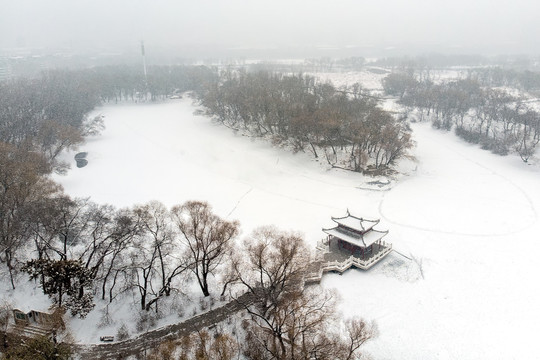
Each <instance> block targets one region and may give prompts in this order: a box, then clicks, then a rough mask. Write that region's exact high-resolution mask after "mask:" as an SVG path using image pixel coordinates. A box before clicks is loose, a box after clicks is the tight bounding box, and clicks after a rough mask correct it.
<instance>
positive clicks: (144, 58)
mask: <svg viewBox="0 0 540 360" xmlns="http://www.w3.org/2000/svg"><path fill="white" fill-rule="evenodd" d="M141 54H142V61H143V69H144V84H145V86H146V87H147V88H148V77H147V75H146V55H145V53H144V42H143V41H141Z"/></svg>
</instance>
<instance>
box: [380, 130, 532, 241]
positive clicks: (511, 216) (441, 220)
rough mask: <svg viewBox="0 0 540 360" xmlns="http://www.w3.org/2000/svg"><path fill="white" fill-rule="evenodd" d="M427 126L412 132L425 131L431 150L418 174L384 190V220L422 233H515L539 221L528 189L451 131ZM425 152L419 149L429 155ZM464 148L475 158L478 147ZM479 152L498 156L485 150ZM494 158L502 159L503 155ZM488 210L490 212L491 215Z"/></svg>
mask: <svg viewBox="0 0 540 360" xmlns="http://www.w3.org/2000/svg"><path fill="white" fill-rule="evenodd" d="M427 126H428V125H427V124H416V125H415V127H414V132H415V135H416V136H419V133H421V134H420V136H421V138H422V141H421V142H420V144H419V145H418V146H419V147H424V148H429V149H430V151H431V152H430V153H429V154H427V155H424V156H423V157H422V158H420V159H419V161H420V166H419V167H418V170H417V172H416V174H415V175H414V176H412V177H411V178H410V179H407V180H402V181H401V182H400V183H398V184H397V185H396V186H395V187H394V188H393V189H392V191H390V192H387V193H384V194H383V198H382V200H381V202H380V204H379V212H380V214H381V215H382V216H383V218H384V219H385V220H387V221H388V222H390V223H393V224H396V225H400V226H403V227H407V228H412V229H416V230H421V231H428V232H434V233H442V234H455V235H471V236H480V237H491V236H503V235H510V234H515V233H518V232H521V231H523V230H525V229H527V228H530V227H531V226H533V225H534V224H535V223H536V222H537V221H538V213H537V210H536V208H535V206H534V204H533V201H532V200H531V198H530V197H529V195H528V194H527V192H526V191H524V190H523V189H522V188H521V187H520V186H518V185H517V184H515V183H514V182H513V181H512V180H510V179H509V178H508V177H506V176H504V175H503V174H501V173H500V172H499V170H498V169H494V168H493V167H491V166H490V165H484V164H481V163H480V162H479V161H476V160H474V159H473V158H472V157H471V156H470V155H468V154H464V153H463V152H462V151H463V147H462V146H459V148H458V146H456V145H459V143H458V142H456V140H455V139H451V136H452V134H442V133H438V132H436V131H434V130H432V129H430V128H427ZM422 150H423V149H419V153H422V154H426V151H422ZM465 150H466V151H468V150H473V151H474V152H475V154H474V155H475V156H477V155H478V153H479V151H478V149H477V148H474V149H473V148H471V149H467V148H465ZM481 155H483V156H485V157H488V158H489V157H495V155H491V154H489V153H487V152H486V153H485V154H481ZM497 157H498V156H497ZM496 160H499V163H500V160H501V158H500V157H498V159H496ZM487 163H488V164H489V162H487ZM495 165H498V164H495ZM499 165H500V164H499ZM433 169H435V170H433ZM456 169H457V170H456ZM418 189H421V191H418ZM404 204H408V205H409V208H408V209H407V208H405V207H404ZM485 214H490V217H489V219H485V216H484V215H485ZM479 218H483V219H482V220H481V221H479V220H478V219H479ZM419 220H420V221H419Z"/></svg>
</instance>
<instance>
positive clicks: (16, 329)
mask: <svg viewBox="0 0 540 360" xmlns="http://www.w3.org/2000/svg"><path fill="white" fill-rule="evenodd" d="M8 332H10V333H13V334H16V335H20V336H25V337H36V336H49V335H50V334H51V333H52V332H53V330H52V329H51V328H50V327H46V326H43V325H38V324H28V325H23V324H12V325H11V326H10V327H9V329H8Z"/></svg>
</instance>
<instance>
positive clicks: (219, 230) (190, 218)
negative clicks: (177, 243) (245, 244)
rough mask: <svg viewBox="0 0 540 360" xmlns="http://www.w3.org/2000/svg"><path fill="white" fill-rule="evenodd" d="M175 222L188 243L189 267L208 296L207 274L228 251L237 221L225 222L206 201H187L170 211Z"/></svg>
mask: <svg viewBox="0 0 540 360" xmlns="http://www.w3.org/2000/svg"><path fill="white" fill-rule="evenodd" d="M171 213H172V217H173V220H174V223H175V224H176V226H177V228H178V230H179V232H180V233H181V234H182V241H183V242H184V244H185V245H186V246H187V253H188V255H189V262H190V269H191V271H192V272H193V274H194V275H195V276H196V278H197V281H198V283H199V286H200V287H201V290H202V293H203V295H204V296H209V295H210V291H209V286H208V276H209V275H215V274H214V272H215V270H216V269H217V268H218V267H219V266H220V265H221V264H222V263H223V262H224V261H225V260H226V258H227V256H228V255H229V254H230V251H231V247H232V243H233V240H234V238H235V237H236V236H237V235H238V231H239V223H238V222H237V221H226V220H223V219H221V218H220V217H219V216H217V215H215V214H213V213H212V208H211V206H210V205H209V204H208V203H206V202H200V201H188V202H186V203H184V204H183V205H181V206H175V207H173V208H172V210H171Z"/></svg>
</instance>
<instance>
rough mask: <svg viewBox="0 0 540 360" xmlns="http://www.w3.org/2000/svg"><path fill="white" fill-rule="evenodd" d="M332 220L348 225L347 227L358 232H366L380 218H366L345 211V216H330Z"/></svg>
mask: <svg viewBox="0 0 540 360" xmlns="http://www.w3.org/2000/svg"><path fill="white" fill-rule="evenodd" d="M332 220H333V221H334V222H336V223H337V224H338V225H341V226H345V227H348V228H349V229H352V230H356V231H359V232H362V233H363V232H366V231H369V230H370V229H371V228H373V227H374V226H375V225H377V224H378V223H379V221H380V220H368V219H364V218H361V217H360V218H359V217H356V216H353V215H351V214H350V213H349V212H348V211H347V216H344V217H332Z"/></svg>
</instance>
